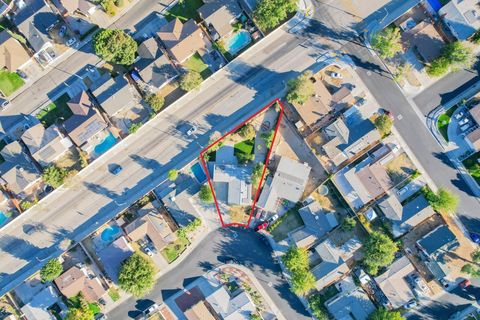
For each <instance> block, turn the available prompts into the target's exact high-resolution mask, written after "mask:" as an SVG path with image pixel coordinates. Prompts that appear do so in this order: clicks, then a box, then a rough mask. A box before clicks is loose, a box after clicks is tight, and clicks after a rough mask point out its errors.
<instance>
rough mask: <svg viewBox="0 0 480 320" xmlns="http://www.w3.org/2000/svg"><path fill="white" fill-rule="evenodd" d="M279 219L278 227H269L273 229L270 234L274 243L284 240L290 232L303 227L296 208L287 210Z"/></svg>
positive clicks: (273, 225)
mask: <svg viewBox="0 0 480 320" xmlns="http://www.w3.org/2000/svg"><path fill="white" fill-rule="evenodd" d="M280 219H281V221H280V223H279V224H278V225H275V224H272V225H271V227H272V228H273V230H271V234H272V236H273V240H275V241H276V242H278V241H281V240H283V239H285V238H286V237H287V236H288V233H289V232H290V231H293V230H295V229H297V228H298V227H301V226H303V220H302V218H301V217H300V214H299V213H298V209H297V208H293V209H290V210H288V211H287V212H286V213H285V215H283V216H282V217H281V218H280ZM280 219H279V220H280ZM277 221H278V220H277Z"/></svg>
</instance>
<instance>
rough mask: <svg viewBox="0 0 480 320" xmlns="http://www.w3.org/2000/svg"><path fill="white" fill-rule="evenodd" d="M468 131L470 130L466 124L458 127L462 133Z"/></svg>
mask: <svg viewBox="0 0 480 320" xmlns="http://www.w3.org/2000/svg"><path fill="white" fill-rule="evenodd" d="M468 129H470V126H469V125H468V124H466V125H463V126H461V127H460V131H462V132H465V131H467V130H468Z"/></svg>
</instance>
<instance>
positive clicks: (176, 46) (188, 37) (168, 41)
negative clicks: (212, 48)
mask: <svg viewBox="0 0 480 320" xmlns="http://www.w3.org/2000/svg"><path fill="white" fill-rule="evenodd" d="M157 35H158V37H159V38H160V40H162V42H163V44H164V45H165V47H166V48H167V50H168V52H169V53H170V54H171V55H172V57H173V58H175V59H176V60H177V61H178V62H180V63H182V62H183V61H185V60H186V59H187V58H189V57H190V56H191V55H193V54H194V53H195V52H196V51H198V50H200V49H201V48H203V47H204V46H205V42H204V40H203V38H202V36H203V34H202V31H201V30H200V28H199V27H198V26H197V25H196V23H195V21H193V20H192V19H190V20H188V21H187V22H185V23H184V24H182V22H181V21H180V20H179V19H178V18H177V19H174V20H172V21H170V22H169V23H168V24H166V25H164V26H163V27H162V28H161V29H160V31H159V32H158V33H157Z"/></svg>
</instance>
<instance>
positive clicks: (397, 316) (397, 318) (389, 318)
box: [368, 307, 405, 320]
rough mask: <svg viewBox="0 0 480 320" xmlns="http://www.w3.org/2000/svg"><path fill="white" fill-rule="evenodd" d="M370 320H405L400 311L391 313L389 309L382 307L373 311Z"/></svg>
mask: <svg viewBox="0 0 480 320" xmlns="http://www.w3.org/2000/svg"><path fill="white" fill-rule="evenodd" d="M368 320H405V318H404V317H403V316H402V314H401V313H400V312H399V311H389V310H388V309H387V308H384V307H381V308H379V309H377V310H375V311H373V312H372V313H371V314H370V315H369V316H368Z"/></svg>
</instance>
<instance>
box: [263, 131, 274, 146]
mask: <svg viewBox="0 0 480 320" xmlns="http://www.w3.org/2000/svg"><path fill="white" fill-rule="evenodd" d="M274 135H275V130H273V129H272V130H270V131H269V132H267V133H262V134H261V135H260V138H262V139H263V141H265V144H266V145H267V148H270V147H271V146H272V142H273V136H274Z"/></svg>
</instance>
